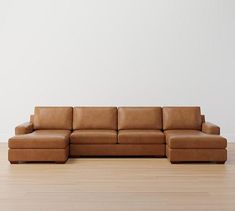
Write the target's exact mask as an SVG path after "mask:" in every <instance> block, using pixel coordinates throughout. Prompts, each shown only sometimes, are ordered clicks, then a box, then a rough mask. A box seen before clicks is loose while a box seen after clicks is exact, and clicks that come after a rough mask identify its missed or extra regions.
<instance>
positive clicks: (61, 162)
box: [55, 160, 67, 164]
mask: <svg viewBox="0 0 235 211" xmlns="http://www.w3.org/2000/svg"><path fill="white" fill-rule="evenodd" d="M66 161H67V160H65V161H55V163H56V164H65V163H66Z"/></svg>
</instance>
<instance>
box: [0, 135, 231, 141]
mask: <svg viewBox="0 0 235 211" xmlns="http://www.w3.org/2000/svg"><path fill="white" fill-rule="evenodd" d="M13 135H14V134H11V133H0V142H5V143H6V142H7V141H8V139H9V138H10V137H12V136H13ZM221 135H222V136H224V137H225V138H226V139H227V140H228V142H235V133H222V134H221Z"/></svg>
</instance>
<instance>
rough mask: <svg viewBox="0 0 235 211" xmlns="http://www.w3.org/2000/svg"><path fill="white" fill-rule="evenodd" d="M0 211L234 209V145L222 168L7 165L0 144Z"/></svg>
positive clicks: (92, 162) (118, 163) (112, 162)
mask: <svg viewBox="0 0 235 211" xmlns="http://www.w3.org/2000/svg"><path fill="white" fill-rule="evenodd" d="M0 167H1V169H0V210H3V211H5V210H6V211H7V210H18V211H21V210H24V211H28V210H30V211H32V210H33V211H35V210H43V211H46V210H50V211H51V210H63V211H64V210H82V211H83V210H84V211H86V210H96V211H101V210H102V211H103V210H109V211H110V210H122V211H128V210H163V211H164V210H179V211H182V210H187V211H188V210H195V211H198V210H213V211H219V210H220V211H221V210H223V211H224V210H231V211H234V210H235V143H229V145H228V161H227V162H226V164H225V165H221V164H204V163H203V164H177V165H172V164H171V163H170V162H169V161H167V159H162V158H77V159H70V160H68V161H67V163H66V164H51V163H44V164H40V163H36V164H34V163H29V164H12V165H11V164H10V163H9V162H8V161H7V144H6V143H1V144H0Z"/></svg>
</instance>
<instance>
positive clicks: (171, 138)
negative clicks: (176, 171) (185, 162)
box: [164, 130, 227, 149]
mask: <svg viewBox="0 0 235 211" xmlns="http://www.w3.org/2000/svg"><path fill="white" fill-rule="evenodd" d="M164 133H165V135H166V143H167V145H168V146H169V147H170V148H171V149H217V148H218V149H224V148H226V146H227V140H226V139H225V138H223V137H222V136H218V135H208V134H205V133H203V132H201V131H198V130H169V131H165V132H164Z"/></svg>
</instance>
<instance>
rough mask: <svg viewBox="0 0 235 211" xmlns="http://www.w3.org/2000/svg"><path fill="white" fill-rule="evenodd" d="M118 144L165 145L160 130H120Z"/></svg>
mask: <svg viewBox="0 0 235 211" xmlns="http://www.w3.org/2000/svg"><path fill="white" fill-rule="evenodd" d="M118 143H119V144H165V136H164V133H163V132H162V131H160V130H120V131H119V132H118Z"/></svg>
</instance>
